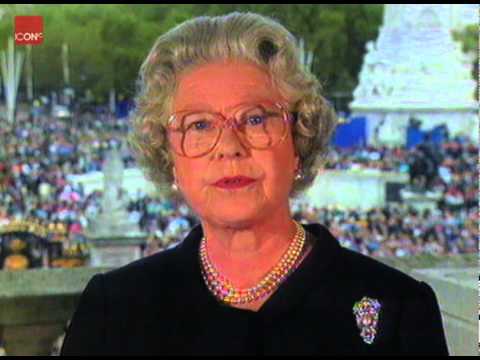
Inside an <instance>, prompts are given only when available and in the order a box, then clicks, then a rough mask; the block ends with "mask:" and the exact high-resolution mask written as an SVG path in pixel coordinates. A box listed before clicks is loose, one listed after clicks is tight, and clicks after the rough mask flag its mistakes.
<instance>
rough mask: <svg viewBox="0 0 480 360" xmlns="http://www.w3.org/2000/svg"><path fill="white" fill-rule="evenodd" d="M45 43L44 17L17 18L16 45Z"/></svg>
mask: <svg viewBox="0 0 480 360" xmlns="http://www.w3.org/2000/svg"><path fill="white" fill-rule="evenodd" d="M42 43H43V16H15V44H17V45H40V44H42Z"/></svg>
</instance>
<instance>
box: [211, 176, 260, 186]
mask: <svg viewBox="0 0 480 360" xmlns="http://www.w3.org/2000/svg"><path fill="white" fill-rule="evenodd" d="M252 182H255V179H252V178H249V177H246V176H235V177H228V178H222V179H220V180H218V181H217V182H216V183H215V184H213V185H215V186H217V187H219V188H222V189H238V188H242V187H244V186H247V185H249V184H251V183H252Z"/></svg>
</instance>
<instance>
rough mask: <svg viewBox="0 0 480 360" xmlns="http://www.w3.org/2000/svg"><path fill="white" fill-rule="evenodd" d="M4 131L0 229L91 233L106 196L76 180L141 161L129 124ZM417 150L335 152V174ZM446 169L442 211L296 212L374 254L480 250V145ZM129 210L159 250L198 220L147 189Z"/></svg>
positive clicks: (461, 151)
mask: <svg viewBox="0 0 480 360" xmlns="http://www.w3.org/2000/svg"><path fill="white" fill-rule="evenodd" d="M2 124H3V125H2V127H0V190H1V191H0V226H1V225H2V224H5V223H7V222H8V221H10V220H12V219H22V218H38V219H40V220H43V221H51V222H55V221H60V222H63V223H65V224H66V225H67V229H68V233H69V235H70V236H72V237H76V236H78V237H81V236H82V234H83V232H84V231H85V228H86V227H87V226H88V223H89V220H88V219H89V218H90V217H92V216H95V215H96V214H97V213H98V212H99V211H100V199H101V196H102V192H101V191H95V192H92V193H90V194H87V193H86V192H85V191H84V189H83V187H82V186H81V185H75V184H73V183H71V182H69V181H68V178H67V175H69V174H86V173H89V172H93V171H101V168H102V164H103V160H104V159H105V155H106V153H107V151H108V150H110V149H112V148H113V147H117V148H119V149H120V151H121V155H122V159H123V162H124V166H125V167H126V168H129V167H134V166H135V160H134V159H133V157H132V156H131V154H130V153H129V151H128V148H127V147H126V145H125V142H124V140H123V139H124V138H125V135H126V134H127V132H128V131H129V126H130V124H129V122H128V120H127V119H126V118H123V119H118V118H116V117H114V116H111V115H109V114H108V112H98V113H92V112H84V113H81V114H77V115H74V116H73V117H72V118H69V119H56V118H54V117H52V116H49V115H46V114H43V115H40V116H38V114H37V115H36V116H35V117H34V118H33V117H32V115H31V114H28V113H25V114H22V113H19V115H18V116H17V119H16V121H15V122H14V123H12V124H9V123H7V122H6V121H5V120H2ZM415 151H417V150H416V149H412V150H407V149H406V148H399V147H397V148H387V147H372V146H367V147H364V148H358V149H346V150H345V149H338V148H335V149H333V150H332V152H331V155H330V157H329V160H328V162H327V164H326V168H327V169H342V170H345V169H358V168H368V169H378V170H381V171H395V172H408V171H409V166H410V165H411V157H412V154H414V153H415ZM441 156H442V159H441V163H440V166H439V167H438V172H437V175H436V176H435V178H434V179H433V180H432V181H431V183H430V184H431V188H430V189H429V191H433V192H438V193H441V194H442V196H441V198H440V200H439V201H438V209H436V211H433V212H428V211H427V212H424V213H421V214H420V213H417V212H416V211H415V210H413V209H408V208H403V207H401V206H400V207H391V206H390V205H389V206H387V207H386V208H383V209H371V210H370V211H366V212H361V211H358V210H348V209H344V210H341V209H325V208H321V209H317V208H309V206H308V205H306V204H304V205H301V206H300V205H298V204H296V205H295V204H294V209H296V210H295V211H296V213H295V216H296V217H298V219H299V220H305V221H307V222H312V221H314V222H320V223H323V224H325V225H326V226H328V227H329V228H330V229H331V231H332V232H333V233H334V234H335V235H336V236H337V237H338V238H339V239H340V241H341V242H342V244H343V245H344V246H347V247H350V248H352V249H354V250H356V251H360V252H362V253H366V254H369V255H378V256H404V255H415V254H419V253H423V252H428V253H438V254H456V253H468V252H473V251H477V249H478V247H477V243H478V240H477V236H478V229H477V227H478V226H477V225H476V224H478V218H477V212H478V199H477V196H478V183H477V181H478V169H477V163H478V147H477V145H475V144H472V143H470V142H466V141H465V140H463V139H454V140H451V141H448V142H445V143H443V144H442V146H441ZM127 210H128V213H129V216H130V218H131V220H134V221H138V224H139V226H140V229H141V230H142V231H144V232H146V233H147V234H148V241H147V244H146V248H145V251H144V253H145V254H147V255H148V254H151V253H154V252H156V251H159V250H161V249H163V248H165V247H166V246H169V245H170V244H171V243H174V242H176V241H178V240H179V239H181V238H183V236H185V234H186V233H187V232H188V230H189V229H190V228H191V226H193V225H194V224H195V223H197V219H196V218H195V216H194V215H193V214H192V213H191V212H190V210H189V208H188V207H187V206H186V205H185V204H184V203H183V202H182V200H181V199H176V198H172V199H168V200H160V199H154V198H152V197H150V196H148V195H147V194H143V193H140V194H138V196H135V197H134V198H132V199H131V200H130V203H129V205H128V208H127Z"/></svg>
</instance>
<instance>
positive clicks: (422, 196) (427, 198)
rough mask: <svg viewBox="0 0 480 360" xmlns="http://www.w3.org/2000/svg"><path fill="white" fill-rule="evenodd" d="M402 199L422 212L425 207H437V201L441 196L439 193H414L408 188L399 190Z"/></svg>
mask: <svg viewBox="0 0 480 360" xmlns="http://www.w3.org/2000/svg"><path fill="white" fill-rule="evenodd" d="M400 194H401V197H402V200H403V202H404V203H405V204H408V205H410V206H411V207H413V208H414V209H416V210H417V211H420V212H423V210H425V209H429V210H430V211H434V210H435V209H437V207H438V206H437V202H438V201H439V200H440V199H441V198H442V194H441V193H430V192H427V193H416V192H412V191H408V190H401V191H400Z"/></svg>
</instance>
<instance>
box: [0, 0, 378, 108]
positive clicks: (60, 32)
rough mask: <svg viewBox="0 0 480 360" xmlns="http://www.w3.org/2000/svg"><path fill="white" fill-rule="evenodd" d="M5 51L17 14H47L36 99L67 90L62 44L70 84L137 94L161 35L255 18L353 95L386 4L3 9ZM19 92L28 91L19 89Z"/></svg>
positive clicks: (0, 32)
mask: <svg viewBox="0 0 480 360" xmlns="http://www.w3.org/2000/svg"><path fill="white" fill-rule="evenodd" d="M1 11H3V12H4V13H3V18H2V19H1V20H0V48H5V46H6V39H7V37H8V36H11V35H13V17H14V15H43V16H44V32H45V36H44V38H45V40H44V43H43V44H42V45H41V46H35V47H33V51H32V58H33V71H34V87H35V93H37V94H38V93H39V92H40V93H45V92H47V91H50V90H53V89H60V88H62V87H63V86H64V79H63V72H62V60H61V59H62V57H61V54H62V44H64V43H66V44H68V46H69V66H70V77H71V85H72V86H73V87H74V88H75V89H76V90H77V93H80V94H83V93H84V92H85V91H86V89H91V90H92V91H93V93H94V94H95V95H96V96H97V97H100V98H104V99H105V98H107V96H108V91H109V90H110V89H111V88H115V89H116V90H117V93H123V94H127V95H133V93H134V90H135V80H136V77H137V74H138V70H139V68H140V65H141V63H142V61H143V59H144V58H145V56H146V55H147V53H148V51H149V50H150V48H151V46H152V45H153V43H154V41H155V39H156V38H157V37H158V36H159V35H161V34H162V33H164V32H166V31H168V30H169V29H171V28H172V27H174V26H176V25H178V24H180V23H181V22H183V21H185V20H188V19H191V18H193V17H196V16H202V15H210V16H213V15H223V14H227V13H229V12H232V11H242V12H243V11H251V12H256V13H259V14H262V15H266V16H269V17H272V18H274V19H276V20H278V21H280V22H281V23H282V24H284V25H285V26H286V27H287V28H288V29H289V30H290V31H291V32H292V33H293V34H294V35H295V37H297V38H303V39H304V40H305V44H306V47H307V50H311V51H313V52H314V62H313V64H312V71H313V72H314V73H315V74H316V75H317V76H318V77H319V79H320V80H321V82H322V83H323V84H324V88H325V90H326V91H327V93H328V92H332V91H342V92H352V91H353V89H354V87H355V86H356V83H357V75H358V72H359V71H360V67H361V62H362V58H363V54H364V52H365V43H366V42H367V41H369V40H373V39H375V38H376V36H377V34H378V28H379V26H380V24H381V20H382V12H383V6H382V5H332V4H330V5H328V4H327V5H312V4H301V5H300V4H287V5H285V4H207V5H205V4H182V5H165V4H159V5H157V4H148V5H0V12H1ZM20 91H24V89H23V88H20Z"/></svg>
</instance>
